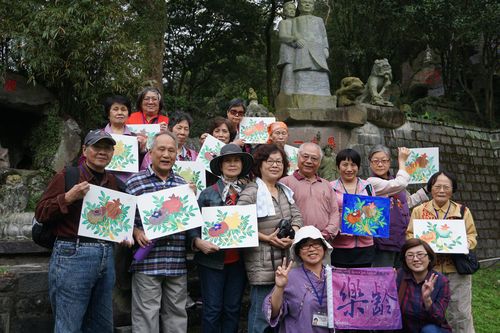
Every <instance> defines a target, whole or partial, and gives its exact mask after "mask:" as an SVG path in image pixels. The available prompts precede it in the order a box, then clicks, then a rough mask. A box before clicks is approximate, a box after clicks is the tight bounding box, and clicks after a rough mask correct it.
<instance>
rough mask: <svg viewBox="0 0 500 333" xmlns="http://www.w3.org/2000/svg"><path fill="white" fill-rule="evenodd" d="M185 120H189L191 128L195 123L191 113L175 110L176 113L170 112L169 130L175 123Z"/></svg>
mask: <svg viewBox="0 0 500 333" xmlns="http://www.w3.org/2000/svg"><path fill="white" fill-rule="evenodd" d="M184 120H185V121H187V122H188V125H189V128H191V125H192V124H193V117H191V115H190V114H189V113H186V112H182V111H175V112H174V113H172V114H170V119H169V121H168V130H169V131H172V129H173V128H174V126H175V125H177V124H178V123H180V122H181V121H184Z"/></svg>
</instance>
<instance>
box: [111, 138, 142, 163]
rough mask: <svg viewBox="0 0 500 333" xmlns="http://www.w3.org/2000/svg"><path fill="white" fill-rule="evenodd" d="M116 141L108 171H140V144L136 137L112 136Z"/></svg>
mask: <svg viewBox="0 0 500 333" xmlns="http://www.w3.org/2000/svg"><path fill="white" fill-rule="evenodd" d="M111 136H112V137H113V139H115V141H116V145H115V150H114V153H113V158H112V159H111V162H109V164H108V166H107V167H106V170H111V171H121V172H138V171H139V148H138V146H139V143H138V141H137V138H136V137H135V136H130V135H119V134H111Z"/></svg>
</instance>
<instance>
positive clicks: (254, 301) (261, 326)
mask: <svg viewBox="0 0 500 333" xmlns="http://www.w3.org/2000/svg"><path fill="white" fill-rule="evenodd" d="M273 287H274V285H273V284H268V285H254V286H252V287H251V289H250V309H249V310H248V333H264V332H273V329H272V328H271V326H269V323H268V322H267V320H266V317H265V316H264V312H263V311H262V304H263V303H264V299H265V298H266V296H267V295H268V294H269V293H270V292H271V290H273Z"/></svg>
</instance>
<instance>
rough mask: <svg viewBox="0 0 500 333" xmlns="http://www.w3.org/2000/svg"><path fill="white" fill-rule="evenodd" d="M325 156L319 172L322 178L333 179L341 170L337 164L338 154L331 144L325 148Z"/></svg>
mask: <svg viewBox="0 0 500 333" xmlns="http://www.w3.org/2000/svg"><path fill="white" fill-rule="evenodd" d="M323 152H324V154H325V155H324V156H323V159H322V160H321V164H320V166H319V169H318V174H319V176H320V177H321V178H324V179H327V180H329V181H333V180H335V179H337V178H338V177H339V172H338V170H337V166H336V164H335V157H337V155H336V154H335V153H334V152H333V148H332V147H331V146H329V145H327V146H325V147H324V148H323Z"/></svg>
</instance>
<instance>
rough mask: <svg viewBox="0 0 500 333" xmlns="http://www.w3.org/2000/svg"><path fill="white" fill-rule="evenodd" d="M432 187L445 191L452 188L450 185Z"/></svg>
mask: <svg viewBox="0 0 500 333" xmlns="http://www.w3.org/2000/svg"><path fill="white" fill-rule="evenodd" d="M432 189H433V190H436V191H441V190H443V191H445V192H448V191H449V190H451V187H449V186H448V185H433V186H432Z"/></svg>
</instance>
